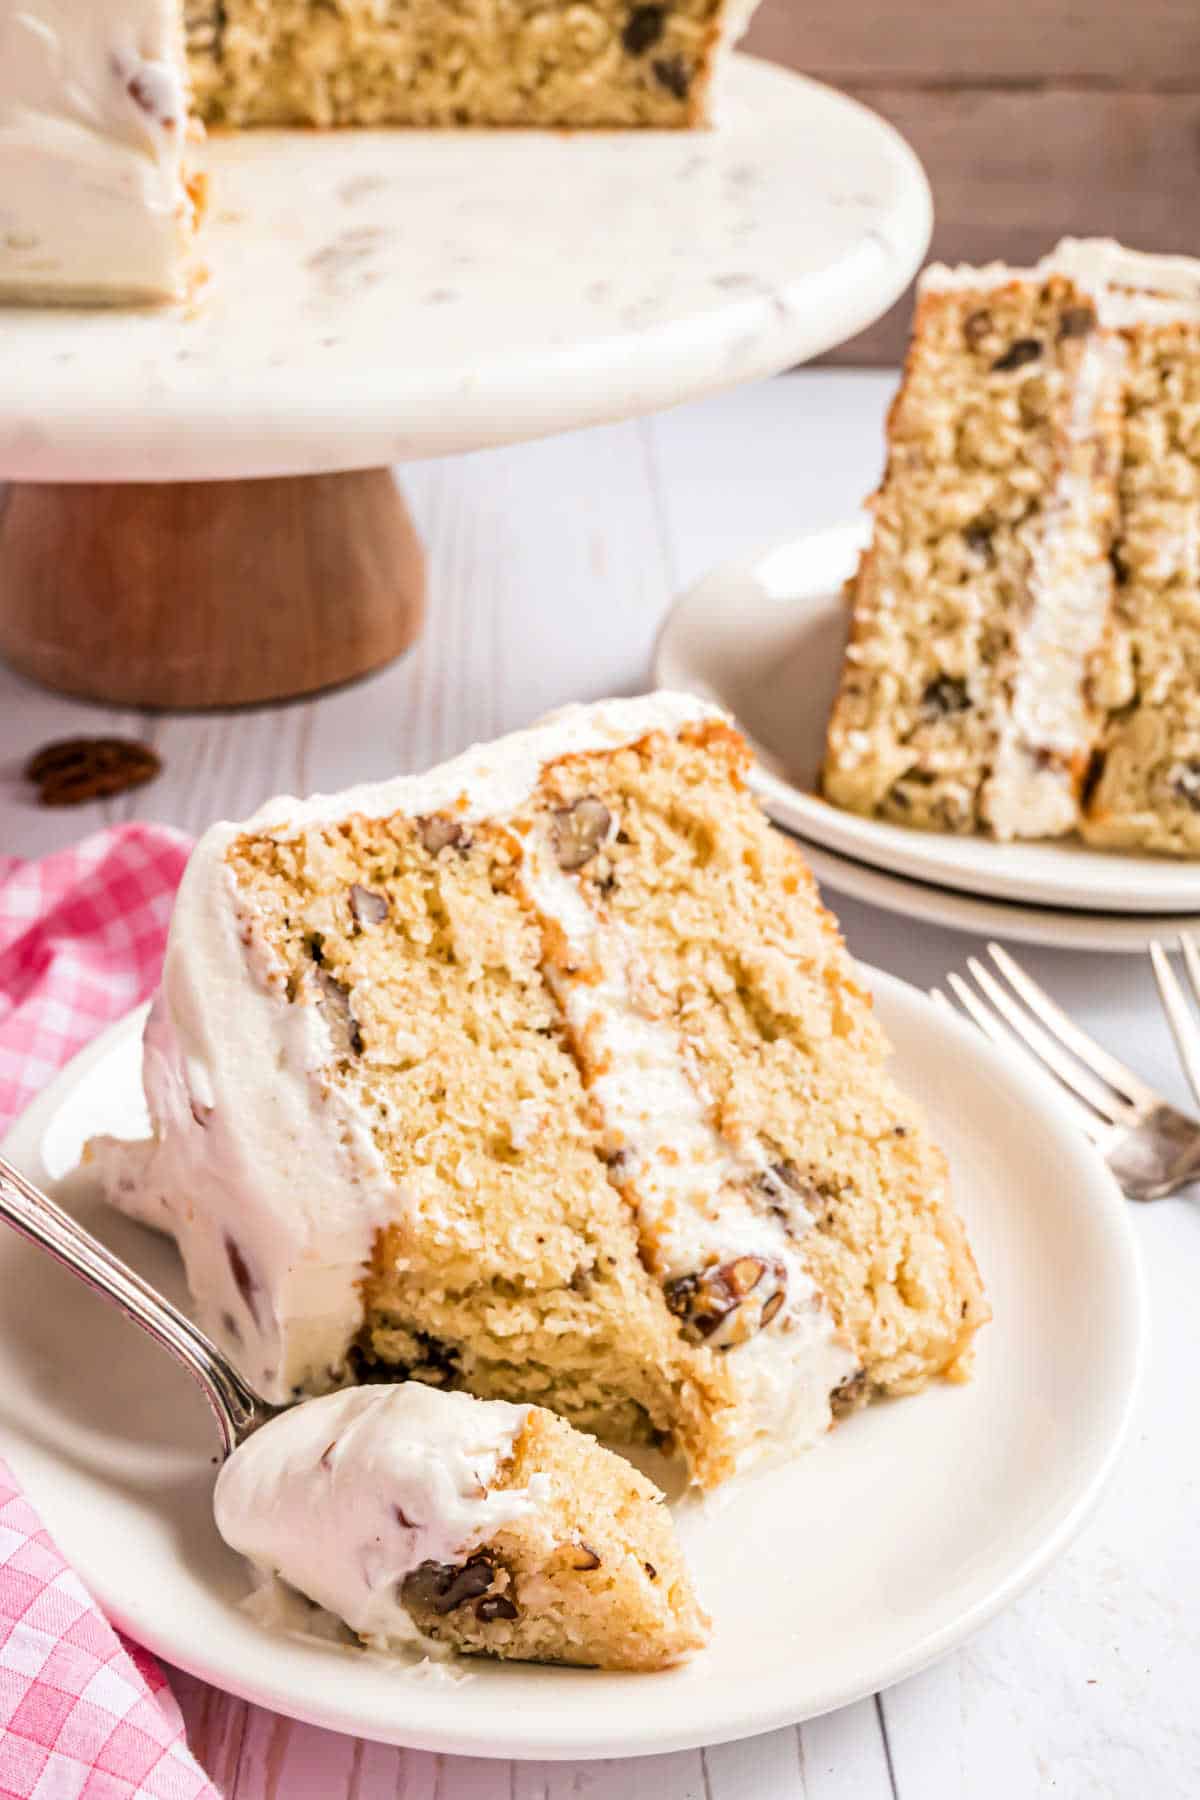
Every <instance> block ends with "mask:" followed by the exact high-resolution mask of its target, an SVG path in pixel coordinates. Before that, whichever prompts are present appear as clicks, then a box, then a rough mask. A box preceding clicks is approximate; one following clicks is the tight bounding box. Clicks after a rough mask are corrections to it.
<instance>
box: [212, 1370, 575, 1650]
mask: <svg viewBox="0 0 1200 1800" xmlns="http://www.w3.org/2000/svg"><path fill="white" fill-rule="evenodd" d="M528 1413H529V1408H528V1407H527V1406H510V1405H509V1404H508V1403H507V1402H506V1401H503V1400H486V1401H485V1400H475V1399H472V1398H471V1396H470V1395H468V1394H455V1393H442V1392H440V1391H439V1390H437V1389H435V1388H430V1387H425V1386H423V1385H422V1384H421V1383H420V1382H417V1381H409V1382H404V1383H403V1384H401V1385H399V1386H396V1387H363V1388H347V1389H345V1390H343V1392H341V1393H338V1394H327V1395H326V1396H325V1397H324V1398H322V1399H319V1400H307V1401H305V1402H304V1403H303V1404H302V1405H300V1406H295V1407H293V1408H292V1409H291V1410H290V1411H289V1412H286V1413H281V1414H280V1416H279V1417H278V1418H277V1419H273V1420H272V1421H271V1422H270V1424H268V1425H264V1426H262V1427H261V1428H260V1429H259V1430H258V1431H256V1432H255V1433H254V1435H253V1436H252V1437H250V1438H248V1439H247V1440H246V1442H245V1443H244V1444H242V1445H241V1446H240V1447H239V1448H238V1449H237V1450H235V1451H234V1453H233V1455H232V1456H231V1457H230V1458H229V1460H228V1462H226V1463H225V1465H224V1467H223V1468H222V1469H221V1472H220V1474H219V1475H218V1477H217V1485H216V1493H215V1497H214V1511H215V1515H216V1521H217V1529H218V1530H219V1531H220V1533H221V1536H222V1537H223V1538H224V1539H225V1541H226V1543H227V1544H229V1545H230V1546H231V1547H232V1548H233V1549H234V1550H237V1551H239V1552H240V1553H241V1555H243V1556H245V1557H247V1558H249V1560H250V1561H251V1562H252V1563H253V1564H254V1565H255V1567H256V1568H257V1569H259V1570H260V1571H261V1572H262V1573H263V1574H264V1575H266V1576H278V1577H280V1578H281V1579H282V1580H283V1581H285V1582H287V1583H288V1584H289V1585H290V1586H291V1587H293V1588H295V1589H297V1590H298V1591H299V1592H300V1593H302V1594H304V1595H305V1596H306V1597H307V1598H308V1599H309V1600H312V1601H314V1602H315V1603H316V1604H317V1605H318V1606H321V1607H324V1608H325V1609H326V1610H327V1611H328V1612H330V1613H333V1614H334V1615H335V1616H336V1617H337V1618H339V1619H342V1620H344V1622H345V1623H346V1624H347V1625H348V1626H349V1627H350V1629H351V1630H352V1631H353V1632H355V1633H357V1635H358V1636H359V1637H360V1638H362V1639H363V1641H364V1642H365V1643H368V1644H370V1645H372V1646H373V1647H375V1648H379V1649H392V1648H394V1647H395V1646H397V1645H401V1646H403V1645H412V1646H416V1647H419V1648H420V1650H421V1651H425V1650H427V1649H428V1648H429V1645H428V1643H427V1642H426V1640H425V1639H424V1638H423V1637H422V1635H421V1633H420V1632H419V1631H418V1630H417V1627H416V1625H415V1624H414V1623H413V1620H412V1618H411V1617H410V1615H409V1613H408V1610H407V1608H406V1607H405V1605H404V1603H403V1600H402V1598H401V1589H402V1586H403V1583H404V1580H405V1578H406V1577H407V1576H408V1575H411V1574H412V1572H413V1570H414V1569H417V1568H419V1567H420V1565H421V1564H422V1563H425V1562H433V1563H440V1564H446V1563H449V1564H457V1563H461V1562H464V1561H465V1560H466V1558H467V1557H468V1556H469V1555H470V1554H471V1552H472V1551H474V1550H477V1549H479V1548H480V1546H481V1545H483V1544H485V1543H487V1542H488V1541H489V1539H491V1538H493V1537H494V1536H495V1535H496V1533H497V1532H498V1531H500V1530H501V1529H502V1528H503V1527H504V1526H506V1525H509V1524H511V1523H512V1522H513V1520H514V1519H519V1518H522V1517H524V1516H525V1515H526V1514H528V1513H530V1512H532V1511H534V1510H536V1508H537V1507H538V1505H539V1504H541V1503H542V1502H543V1500H544V1498H545V1494H546V1487H547V1483H546V1477H545V1476H540V1475H535V1476H534V1478H533V1480H532V1482H531V1483H530V1485H529V1487H528V1488H495V1487H494V1486H493V1483H494V1482H495V1480H496V1477H497V1475H498V1473H499V1471H500V1469H501V1468H502V1466H503V1464H504V1463H505V1462H507V1460H508V1458H509V1457H510V1456H511V1455H512V1452H513V1448H514V1446H515V1444H516V1442H517V1439H518V1438H519V1436H520V1434H521V1432H522V1430H523V1428H524V1425H525V1420H526V1418H527V1416H528Z"/></svg>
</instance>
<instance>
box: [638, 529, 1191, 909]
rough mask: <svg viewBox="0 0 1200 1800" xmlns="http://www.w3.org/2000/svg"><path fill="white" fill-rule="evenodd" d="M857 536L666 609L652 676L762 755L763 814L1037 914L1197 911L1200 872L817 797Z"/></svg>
mask: <svg viewBox="0 0 1200 1800" xmlns="http://www.w3.org/2000/svg"><path fill="white" fill-rule="evenodd" d="M866 540H867V526H866V525H865V523H862V522H859V523H855V524H852V525H839V526H835V527H834V528H832V529H830V530H827V531H817V532H810V533H807V534H806V535H805V536H803V537H799V538H793V539H791V540H789V541H788V542H786V543H783V544H776V545H774V546H773V547H771V548H769V549H767V550H763V551H761V552H759V553H758V554H755V555H750V556H748V557H746V558H745V559H744V560H742V561H740V562H734V563H727V564H726V565H725V566H724V567H723V568H720V569H717V570H715V571H714V572H713V573H712V574H710V575H707V576H705V578H704V580H703V581H700V582H698V583H697V584H696V586H695V587H692V588H690V589H689V590H688V591H687V593H685V594H684V595H682V596H681V598H680V599H679V600H677V601H676V603H675V605H674V607H673V608H672V609H671V612H670V615H669V617H668V618H667V621H666V624H665V625H664V627H663V630H662V632H661V634H660V636H659V641H658V646H657V649H656V651H655V677H656V679H657V681H658V683H659V685H660V686H662V687H679V688H684V689H686V690H688V691H689V692H692V693H696V694H702V695H704V696H705V697H706V698H708V699H711V700H716V701H717V702H719V704H720V705H722V706H724V707H726V708H727V709H728V710H729V711H730V712H732V713H734V714H735V715H736V716H737V718H738V719H739V721H740V722H741V724H742V726H743V727H744V729H745V731H746V734H747V736H748V737H749V738H750V739H751V741H752V742H753V744H754V746H755V749H756V751H757V753H758V756H759V761H760V765H761V766H760V768H759V770H758V772H757V786H758V788H759V791H760V792H761V794H762V797H763V799H764V801H765V802H766V805H767V807H768V808H769V810H770V812H771V815H772V817H773V818H775V819H777V820H778V821H779V822H780V824H782V825H786V826H788V827H789V829H790V830H792V831H797V832H799V833H800V835H801V836H802V837H804V838H806V839H808V841H809V842H811V843H817V844H822V845H824V847H825V848H826V849H827V850H836V851H837V852H838V853H839V854H840V855H842V856H850V857H853V858H855V860H856V861H858V862H862V863H872V864H874V865H875V866H876V867H877V868H881V869H884V870H886V871H887V872H888V873H889V874H894V875H907V876H910V877H912V878H913V879H915V880H918V881H929V882H935V883H937V884H938V885H939V886H941V887H947V888H958V889H960V890H964V891H966V892H968V893H972V894H982V895H984V896H985V897H986V898H988V899H989V900H998V899H1004V900H1023V901H1027V902H1031V903H1032V904H1034V905H1036V906H1043V907H1045V906H1057V907H1072V908H1080V909H1083V910H1085V911H1089V912H1091V911H1094V912H1107V913H1138V912H1147V913H1184V912H1200V864H1198V863H1195V862H1191V863H1189V862H1180V861H1177V860H1175V859H1173V858H1169V857H1155V856H1125V855H1116V854H1114V853H1112V852H1108V851H1102V850H1090V849H1088V848H1087V846H1086V845H1084V844H1082V843H1077V842H1075V841H1074V840H1070V839H1058V840H1050V839H1047V840H1043V841H1041V842H1030V843H1013V844H998V843H995V842H994V841H993V840H992V839H990V838H985V837H969V838H961V837H952V836H950V835H948V834H944V833H941V832H936V831H914V830H912V829H911V828H910V827H906V826H903V825H890V824H885V823H884V822H882V821H881V820H878V819H864V818H860V817H859V815H858V814H857V813H849V812H843V811H842V810H841V809H840V808H839V807H836V806H830V805H829V803H828V802H827V801H825V800H822V799H821V797H820V795H819V794H818V793H817V791H816V787H817V772H818V770H819V768H820V764H821V758H822V754H823V751H824V743H825V728H826V725H827V723H828V720H829V714H830V709H831V708H832V706H833V700H834V695H835V693H836V690H837V683H838V676H839V674H840V672H841V665H842V651H843V649H844V647H845V641H846V627H847V623H848V617H849V615H848V613H847V609H846V606H845V602H844V599H843V596H842V584H843V583H844V582H845V581H846V580H847V578H848V577H849V576H850V575H852V574H853V572H854V568H855V565H856V562H857V559H858V553H859V551H860V549H861V548H862V546H863V545H864V544H865V542H866Z"/></svg>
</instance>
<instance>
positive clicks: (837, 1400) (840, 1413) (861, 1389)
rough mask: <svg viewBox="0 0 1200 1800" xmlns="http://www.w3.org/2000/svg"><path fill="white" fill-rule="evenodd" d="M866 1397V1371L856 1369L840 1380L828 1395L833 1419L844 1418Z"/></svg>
mask: <svg viewBox="0 0 1200 1800" xmlns="http://www.w3.org/2000/svg"><path fill="white" fill-rule="evenodd" d="M866 1397H867V1371H866V1370H865V1369H856V1370H855V1372H854V1374H853V1375H848V1376H847V1377H846V1379H845V1381H843V1382H840V1383H839V1384H838V1386H837V1387H835V1388H834V1390H833V1392H832V1394H830V1396H829V1405H830V1408H831V1409H832V1412H833V1416H834V1418H835V1419H844V1418H845V1417H846V1415H847V1413H852V1412H854V1411H855V1410H856V1409H857V1408H858V1407H860V1406H861V1405H862V1403H863V1401H864V1400H865V1399H866Z"/></svg>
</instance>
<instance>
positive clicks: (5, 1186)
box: [0, 1156, 284, 1456]
mask: <svg viewBox="0 0 1200 1800" xmlns="http://www.w3.org/2000/svg"><path fill="white" fill-rule="evenodd" d="M0 1219H2V1220H4V1221H5V1223H7V1224H9V1225H11V1226H12V1227H13V1228H14V1230H16V1231H19V1232H20V1234H21V1236H22V1237H24V1238H28V1240H29V1242H30V1243H31V1244H37V1245H38V1247H39V1248H40V1249H42V1250H46V1251H48V1252H49V1254H50V1255H51V1256H52V1257H53V1258H54V1260H55V1261H56V1262H58V1263H61V1264H62V1266H63V1268H64V1269H70V1271H71V1273H72V1274H73V1275H78V1277H79V1279H80V1280H81V1281H83V1282H85V1283H86V1284H87V1286H88V1287H90V1288H92V1289H94V1290H95V1292H96V1293H98V1294H103V1296H104V1298H105V1299H106V1300H112V1301H114V1302H115V1304H116V1305H117V1306H119V1307H120V1308H121V1311H122V1312H123V1313H124V1314H125V1316H126V1318H129V1319H132V1320H133V1322H134V1324H135V1325H140V1326H141V1328H142V1330H143V1331H146V1332H148V1333H149V1334H150V1336H151V1337H152V1338H153V1339H154V1341H155V1343H157V1344H161V1345H162V1347H163V1348H164V1350H169V1351H170V1352H171V1355H172V1356H174V1357H175V1358H176V1359H177V1361H179V1362H181V1363H182V1364H183V1366H184V1368H185V1369H186V1370H187V1372H188V1374H189V1375H190V1376H191V1377H192V1379H193V1380H194V1381H196V1382H197V1383H198V1384H199V1387H200V1390H201V1392H202V1393H203V1395H204V1398H205V1399H206V1400H207V1401H208V1404H209V1405H210V1406H211V1408H212V1410H213V1412H214V1414H215V1415H216V1420H217V1426H218V1429H219V1430H220V1433H221V1441H222V1445H223V1447H224V1452H225V1455H226V1456H228V1455H229V1454H230V1452H231V1451H233V1450H236V1448H237V1446H238V1445H239V1444H240V1443H241V1442H242V1441H243V1439H245V1438H248V1437H249V1436H250V1434H251V1432H252V1431H257V1430H258V1428H259V1426H260V1425H265V1424H266V1423H267V1421H268V1419H273V1418H274V1417H275V1415H276V1413H278V1412H282V1411H283V1410H284V1409H283V1408H282V1407H279V1406H272V1405H271V1404H270V1402H269V1401H266V1400H264V1399H263V1398H262V1396H261V1395H260V1394H256V1393H255V1392H254V1390H253V1389H252V1388H250V1387H248V1386H247V1385H246V1383H245V1382H244V1381H243V1380H242V1378H241V1376H240V1375H239V1374H238V1372H237V1370H236V1369H235V1368H234V1366H233V1364H232V1363H231V1362H230V1361H229V1359H228V1358H227V1357H226V1356H225V1355H223V1354H222V1352H221V1351H220V1350H218V1349H217V1346H216V1345H215V1344H214V1343H213V1342H212V1340H211V1339H210V1338H207V1337H205V1335H204V1333H203V1332H202V1331H200V1330H199V1329H198V1328H197V1327H196V1326H195V1325H193V1324H192V1321H191V1320H190V1319H188V1318H185V1316H184V1315H183V1313H181V1312H180V1311H179V1310H178V1309H177V1308H176V1307H174V1306H172V1305H171V1302H170V1301H169V1300H165V1299H164V1298H163V1296H162V1295H161V1294H160V1293H158V1291H157V1290H156V1289H155V1288H152V1287H151V1286H150V1283H149V1282H148V1281H143V1279H142V1277H141V1276H140V1275H139V1274H138V1273H137V1272H136V1270H134V1269H131V1268H130V1267H129V1264H128V1263H124V1262H122V1261H121V1259H120V1257H119V1256H117V1255H115V1254H114V1253H113V1251H111V1250H110V1249H109V1248H108V1246H107V1245H106V1244H102V1243H101V1242H100V1240H99V1239H98V1238H94V1237H93V1236H92V1234H91V1232H90V1231H85V1230H84V1228H83V1226H82V1225H81V1224H80V1223H79V1221H78V1220H77V1219H73V1218H72V1217H71V1215H70V1213H68V1212H64V1211H63V1209H62V1207H61V1206H58V1205H57V1204H56V1203H55V1202H54V1201H53V1200H51V1198H50V1196H49V1194H44V1193H43V1192H42V1190H41V1188H39V1187H35V1186H34V1184H33V1182H32V1181H28V1180H27V1179H26V1178H25V1176H24V1175H22V1174H21V1172H20V1171H19V1170H18V1169H14V1168H13V1166H12V1164H11V1163H8V1162H5V1160H4V1158H3V1157H2V1156H0Z"/></svg>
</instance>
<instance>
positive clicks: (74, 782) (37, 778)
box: [25, 737, 162, 806]
mask: <svg viewBox="0 0 1200 1800" xmlns="http://www.w3.org/2000/svg"><path fill="white" fill-rule="evenodd" d="M161 769H162V760H161V758H160V757H159V756H158V755H157V754H156V753H155V752H154V751H153V750H152V749H151V748H150V746H149V744H143V743H139V742H138V740H137V739H136V738H86V737H79V738H60V739H58V740H57V741H56V742H55V743H53V744H47V745H46V746H45V747H44V748H43V749H41V750H38V751H37V752H36V753H35V754H34V755H33V756H31V757H30V759H29V761H28V762H27V763H26V764H25V779H26V781H32V782H33V783H34V785H35V786H36V788H37V790H38V804H39V805H41V806H82V805H83V803H84V802H85V801H87V800H105V799H108V798H109V797H110V796H111V795H113V794H127V793H129V791H130V790H131V789H132V788H137V787H142V786H143V785H144V783H145V782H147V781H153V780H154V777H155V776H156V775H157V774H158V773H159V772H160V770H161Z"/></svg>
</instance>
